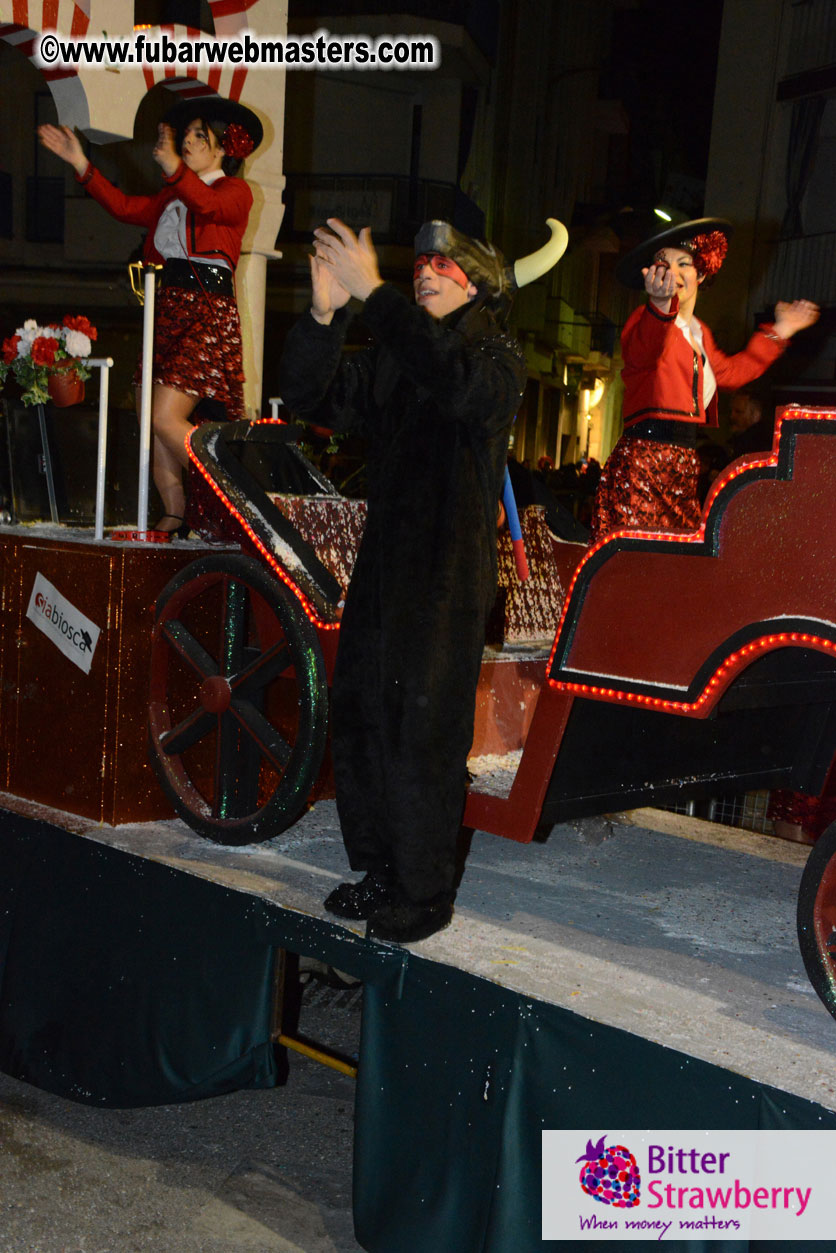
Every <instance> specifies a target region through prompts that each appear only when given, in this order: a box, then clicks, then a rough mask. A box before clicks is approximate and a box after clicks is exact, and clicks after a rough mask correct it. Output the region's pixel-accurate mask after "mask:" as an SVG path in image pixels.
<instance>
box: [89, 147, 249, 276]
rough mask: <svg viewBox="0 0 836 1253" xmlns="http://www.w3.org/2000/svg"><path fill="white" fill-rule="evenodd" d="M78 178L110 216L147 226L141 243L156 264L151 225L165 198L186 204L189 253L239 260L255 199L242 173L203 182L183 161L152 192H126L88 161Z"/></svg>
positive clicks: (161, 209) (205, 256) (234, 262)
mask: <svg viewBox="0 0 836 1253" xmlns="http://www.w3.org/2000/svg"><path fill="white" fill-rule="evenodd" d="M76 178H77V179H78V181H79V182H80V183H81V184H82V186H83V187H84V188H85V189H86V190H87V191H88V192H89V193H90V195H91V196H92V197H93V199H94V200H96V201H98V203H99V204H100V205H102V206H103V207H104V208H105V209H107V211H108V213H109V214H110V215H111V216H112V217H115V218H116V219H117V220H118V221H120V222H129V223H130V224H131V225H132V226H146V227H147V228H148V235H147V237H146V239H145V247H144V249H143V256H144V259H145V260H146V261H150V262H153V263H154V264H156V265H159V264H160V263H161V261H162V260H163V258H162V257H161V256H160V254H159V253H158V252H157V250H156V248H155V247H154V231H155V229H156V226H157V222H158V221H159V220H160V215H161V214H162V211H163V209H164V208H165V207H166V205H167V204H168V203H169V201H171V200H182V202H183V204H184V205H185V206H186V209H187V210H188V213H187V216H186V244H187V250H188V254H189V256H190V257H200V258H202V259H203V260H210V259H213V258H223V259H224V260H225V261H228V262H229V264H230V265H231V266H232V268H233V270H234V269H235V267H236V265H237V264H238V258H239V256H240V255H241V240H242V238H243V236H244V231H245V230H246V229H247V219H248V218H249V216H250V207H251V206H252V203H253V194H252V192H251V191H250V189H249V187H248V186H247V184H246V183H245V182H244V180H243V179H242V178H228V177H224V178H219V179H217V180H216V181H215V182H214V183H204V182H202V181H201V179H199V178H198V176H197V174H195V172H194V171H193V170H190V169H189V167H188V166H187V165H185V164H184V163H183V162H182V161H181V162H180V164H179V165H178V167H177V169H176V170H175V171H174V173H173V174H172V175H170V177H168V178H164V179H163V187H162V189H161V190H160V191H158V192H157V194H156V195H155V196H126V195H125V193H124V192H122V191H120V190H119V189H118V187H114V186H113V184H112V183H110V182H108V180H107V179H106V178H105V176H104V174H101V173H100V172H99V171H98V170H97V169H96V168H95V167H94V166H92V165H88V166H87V169H86V170H85V171H84V173H83V174H81V175H78V174H77V175H76Z"/></svg>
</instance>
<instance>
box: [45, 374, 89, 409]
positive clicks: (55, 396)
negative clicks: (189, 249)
mask: <svg viewBox="0 0 836 1253" xmlns="http://www.w3.org/2000/svg"><path fill="white" fill-rule="evenodd" d="M47 389H48V391H49V398H50V400H51V401H52V403H53V404H54V405H55V406H56V407H57V408H58V409H66V408H67V407H68V406H69V405H80V404H81V402H82V400H83V399H84V380H83V379H80V378H79V377H78V374H77V373H76V371H75V368H74V367H73V366H70V367H69V368H68V369H65V370H56V371H55V372H54V373H53V374H50V376H49V379H48V380H47Z"/></svg>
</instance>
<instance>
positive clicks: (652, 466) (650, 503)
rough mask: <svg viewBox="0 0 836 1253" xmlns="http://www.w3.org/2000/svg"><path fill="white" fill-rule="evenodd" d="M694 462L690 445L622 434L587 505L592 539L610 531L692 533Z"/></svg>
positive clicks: (696, 508)
mask: <svg viewBox="0 0 836 1253" xmlns="http://www.w3.org/2000/svg"><path fill="white" fill-rule="evenodd" d="M698 477H699V461H698V459H697V454H696V452H695V451H694V449H693V448H688V447H683V446H682V445H680V444H661V443H658V442H657V441H656V440H651V439H637V438H634V437H632V436H626V437H625V436H622V437H621V439H620V440H619V441H618V443H617V444H616V446H615V448H614V449H613V450H612V452H611V453H610V455H609V457H608V459H607V463H606V465H605V466H604V469H603V471H602V472H601V480H600V482H599V484H598V489H597V491H596V493H595V500H594V502H593V506H592V540H593V542H594V541H595V540H600V539H604V537H605V536H607V535H609V534H610V533H611V532H612V531H678V532H682V531H696V530H697V529H698V527H699V525H700V505H699V500H698V498H697V479H698Z"/></svg>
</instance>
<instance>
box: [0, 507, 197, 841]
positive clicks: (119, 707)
mask: <svg viewBox="0 0 836 1253" xmlns="http://www.w3.org/2000/svg"><path fill="white" fill-rule="evenodd" d="M198 555H199V554H198V553H197V552H196V551H195V550H193V549H187V548H181V547H179V546H178V547H174V546H171V547H165V548H163V547H161V546H159V545H153V546H152V545H122V544H114V543H112V542H110V541H104V542H102V543H98V544H97V543H95V542H94V541H89V542H84V541H80V540H72V539H68V540H66V541H65V540H62V539H51V538H49V539H48V538H41V537H37V536H33V537H31V538H30V537H29V536H28V535H25V534H21V533H20V532H18V531H15V532H9V533H3V534H2V535H0V560H2V562H3V566H4V581H3V595H4V603H3V625H2V635H0V641H2V652H1V653H0V673H2V675H3V695H2V705H1V706H0V714H2V722H0V754H1V755H2V756H1V757H0V760H2V765H3V772H2V777H3V780H4V788H5V790H6V791H8V792H11V793H13V794H14V795H17V796H20V797H24V798H25V799H27V800H32V801H36V802H38V803H40V804H43V805H49V806H52V807H54V808H56V809H62V810H65V811H67V812H68V813H72V814H78V815H80V816H82V817H85V818H93V819H95V820H98V821H101V822H106V823H108V824H116V823H120V822H132V821H140V820H147V819H152V818H160V817H170V816H171V809H170V807H169V806H168V804H167V802H166V800H165V798H164V797H163V795H162V793H161V792H160V790H159V788H158V786H157V782H156V779H155V778H154V775H153V773H152V771H151V768H150V766H149V765H148V763H147V759H146V758H147V753H146V734H147V731H146V723H147V706H148V690H147V689H148V661H149V654H150V641H151V626H152V622H153V616H154V603H155V601H156V598H157V596H158V595H159V593H160V591H162V589H163V587H164V586H165V584H166V583H167V582H168V580H169V579H170V578H171V577H172V575H173V574H174V573H175V571H176V570H178V569H180V568H181V567H182V566H184V565H186V564H188V563H189V562H190V561H193V560H194V559H195V557H196V556H198ZM38 577H40V579H41V580H46V581H47V583H48V584H49V585H50V587H51V588H54V589H55V591H56V592H57V593H58V594H59V596H60V597H63V598H64V599H65V600H66V602H68V603H69V605H70V606H72V609H73V610H75V611H78V612H80V613H81V614H83V615H84V616H85V618H87V619H89V620H90V622H91V623H93V624H94V625H95V626H96V627H98V629H99V631H100V635H99V637H98V640H97V641H96V643H95V648H94V650H93V655H92V660H91V661H90V668H89V673H85V671H84V670H83V669H82V668H81V667H80V666H79V665H78V664H76V661H74V660H73V659H72V658H71V657H68V656H67V655H65V654H64V653H63V652H62V651H61V650H60V648H59V647H58V646H57V644H56V643H55V642H54V641H53V639H52V638H51V637H50V636H49V635H48V634H46V633H45V631H44V630H43V629H42V626H43V623H41V624H40V625H38V619H37V616H36V619H35V620H34V621H33V620H32V618H31V617H28V616H27V609H28V607H29V605H30V601H31V599H32V592H33V588H34V587H35V582H36V579H38ZM50 620H52V619H50ZM61 621H62V615H61V610H60V609H59V611H58V612H57V614H56V616H55V622H56V623H58V624H59V628H60V623H61Z"/></svg>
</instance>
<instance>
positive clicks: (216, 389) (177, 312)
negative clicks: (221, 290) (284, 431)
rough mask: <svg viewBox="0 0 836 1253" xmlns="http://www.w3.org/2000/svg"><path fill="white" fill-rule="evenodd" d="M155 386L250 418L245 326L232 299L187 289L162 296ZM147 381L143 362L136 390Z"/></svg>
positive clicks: (157, 317) (170, 290) (156, 337)
mask: <svg viewBox="0 0 836 1253" xmlns="http://www.w3.org/2000/svg"><path fill="white" fill-rule="evenodd" d="M155 323H156V326H155V332H154V372H153V381H154V382H155V383H160V384H162V385H163V386H165V387H173V388H174V389H175V390H176V391H178V392H186V393H187V394H189V395H191V396H200V397H202V398H203V397H205V398H209V399H212V400H216V401H219V402H220V403H221V404H223V405H225V406H226V416H227V417H228V418H229V419H230V421H233V422H237V421H239V420H241V419H242V418H243V417H244V370H243V365H242V355H241V324H240V322H239V319H238V308H237V306H236V304H235V300H234V298H233V297H232V296H220V295H217V294H214V293H213V294H212V296H211V297H210V298H207V296H206V295H205V294H204V293H203V292H201V291H187V290H185V289H184V288H181V287H164V288H163V289H162V290H161V291H160V292H159V293H158V295H157V304H156V309H155ZM141 381H142V358H141V356H140V359H139V361H138V363H137V368H136V373H135V374H134V385H135V386H139V384H140V383H141Z"/></svg>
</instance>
